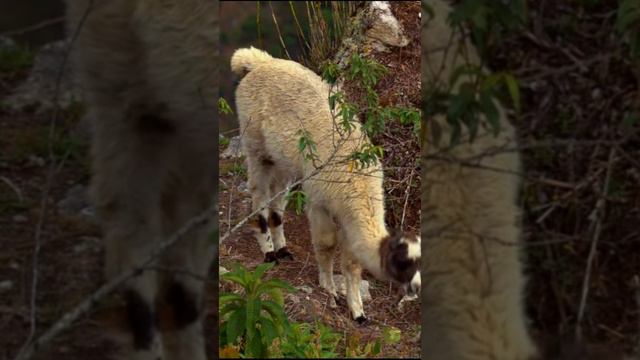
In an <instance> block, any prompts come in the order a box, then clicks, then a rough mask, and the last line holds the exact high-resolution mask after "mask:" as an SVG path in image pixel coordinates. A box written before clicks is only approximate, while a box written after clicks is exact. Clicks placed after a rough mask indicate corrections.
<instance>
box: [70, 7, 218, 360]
mask: <svg viewBox="0 0 640 360" xmlns="http://www.w3.org/2000/svg"><path fill="white" fill-rule="evenodd" d="M67 17H68V28H69V31H70V33H71V34H72V35H73V34H76V33H77V34H78V35H77V39H76V41H75V43H74V44H73V47H74V50H73V62H74V65H75V73H76V75H77V76H78V80H79V84H80V86H81V87H82V89H83V92H84V95H85V100H86V105H87V108H88V111H89V116H90V118H91V121H92V127H93V128H92V130H93V132H92V160H93V164H92V166H93V169H92V171H93V176H92V180H91V197H92V200H93V203H94V205H95V207H96V211H97V215H98V218H99V220H100V222H101V226H102V229H103V233H104V242H105V245H106V261H105V263H106V264H105V266H106V269H105V272H106V277H107V279H111V278H113V277H114V276H116V275H118V274H120V273H121V272H122V271H126V270H129V269H132V268H133V267H134V266H136V265H137V263H138V262H140V261H142V260H144V259H145V258H146V257H148V256H149V253H150V252H151V251H152V250H153V249H154V248H155V247H156V246H157V245H158V243H159V242H160V241H162V240H164V239H167V238H168V237H169V236H171V235H172V234H173V233H174V232H175V231H177V230H178V229H179V228H180V227H181V226H183V224H184V223H185V222H186V221H187V220H188V219H190V218H192V217H195V216H196V215H198V214H200V213H202V212H203V211H205V210H206V209H207V208H208V207H209V206H210V204H211V203H212V201H215V199H214V197H215V183H216V178H217V175H216V172H217V168H216V166H215V164H216V154H217V144H216V138H217V123H216V114H217V105H216V99H217V96H218V88H217V85H216V77H217V68H218V66H217V55H218V50H217V41H218V30H217V27H218V3H217V1H211V0H102V1H99V0H67ZM208 228H209V226H201V227H198V228H195V229H192V230H191V231H190V232H188V233H187V234H186V235H185V237H186V238H184V239H182V240H181V241H180V242H179V243H177V244H175V245H174V246H172V247H170V248H169V249H168V251H166V252H165V253H164V254H163V255H162V256H161V257H159V258H157V259H155V261H154V262H153V263H152V264H151V265H152V267H156V269H155V270H144V271H140V273H139V274H138V275H137V276H135V277H134V278H132V279H130V280H129V281H128V282H127V283H126V285H125V290H124V291H123V293H122V295H123V298H124V300H125V305H124V306H122V307H121V312H120V314H121V317H122V318H124V319H125V323H126V329H127V331H126V332H125V333H124V334H122V335H123V336H120V338H121V339H122V340H123V341H124V343H123V344H122V345H123V346H122V350H123V352H124V358H127V359H136V360H146V359H149V360H157V359H176V360H177V359H190V360H204V359H206V355H205V343H204V340H205V338H204V337H203V333H202V325H201V318H202V317H203V316H202V315H203V311H202V310H203V287H204V283H203V282H202V281H201V280H199V279H197V277H194V276H193V275H189V273H191V274H196V275H199V276H206V275H207V272H208V269H209V266H210V264H211V262H212V260H213V259H212V256H213V252H212V249H211V245H212V244H211V243H210V242H209V240H208V233H209V229H208ZM158 267H161V268H166V269H172V268H173V269H175V268H178V269H180V270H182V271H179V272H177V271H158V269H157V268H158Z"/></svg>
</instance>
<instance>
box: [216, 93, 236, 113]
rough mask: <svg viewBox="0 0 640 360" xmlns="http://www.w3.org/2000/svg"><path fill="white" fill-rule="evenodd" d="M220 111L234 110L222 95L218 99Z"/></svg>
mask: <svg viewBox="0 0 640 360" xmlns="http://www.w3.org/2000/svg"><path fill="white" fill-rule="evenodd" d="M218 113H219V114H233V110H232V109H231V106H229V103H228V102H227V100H225V99H224V98H223V97H220V98H219V99H218Z"/></svg>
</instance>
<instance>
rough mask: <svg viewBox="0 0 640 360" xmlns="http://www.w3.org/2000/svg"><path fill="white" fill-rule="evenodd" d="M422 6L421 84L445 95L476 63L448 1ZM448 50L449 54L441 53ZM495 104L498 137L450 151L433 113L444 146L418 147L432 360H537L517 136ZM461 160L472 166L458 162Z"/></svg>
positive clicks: (444, 126) (427, 349) (487, 135)
mask: <svg viewBox="0 0 640 360" xmlns="http://www.w3.org/2000/svg"><path fill="white" fill-rule="evenodd" d="M426 4H427V5H428V6H431V8H432V9H433V12H434V15H435V16H434V18H433V19H430V18H429V16H424V17H423V18H422V21H423V25H422V51H423V56H422V62H423V63H422V74H423V75H422V76H423V80H422V84H423V86H441V87H442V89H443V90H444V89H446V88H447V87H448V86H449V79H450V76H451V74H452V72H453V71H454V69H456V68H457V67H458V66H459V65H461V64H464V63H466V61H467V60H468V61H469V62H470V63H471V64H475V65H479V64H480V61H479V58H478V55H477V54H476V52H475V49H474V48H473V46H472V45H471V44H469V43H468V41H467V42H466V43H464V46H463V47H462V49H458V48H457V46H458V44H459V41H460V36H459V34H456V35H453V31H452V29H451V27H450V26H449V25H448V24H447V23H446V19H447V17H448V15H449V13H450V11H451V9H450V7H449V5H448V4H447V3H446V2H444V1H442V0H429V1H427V2H426ZM424 5H425V1H424V0H423V6H424ZM452 39H453V40H452ZM450 44H453V45H452V50H450V51H446V49H447V47H448V45H450ZM453 49H456V50H453ZM458 50H459V51H458ZM463 80H468V78H467V77H464V76H463V77H461V80H460V81H463ZM459 84H460V82H458V83H456V84H454V89H456V88H457V87H458V86H459ZM426 90H427V91H429V90H430V89H426ZM496 106H497V107H498V110H499V117H500V126H501V131H500V133H499V135H498V136H497V137H494V136H493V134H492V133H491V131H489V130H487V129H485V128H482V127H481V128H480V130H479V133H478V135H477V138H476V140H475V141H474V142H473V143H472V144H469V143H468V137H467V136H468V134H467V133H463V135H462V139H461V144H460V145H458V146H455V147H453V148H451V149H447V146H448V143H449V137H450V134H451V131H452V129H451V127H450V126H449V124H448V123H447V121H446V119H444V118H442V117H438V118H436V119H435V122H436V123H437V124H438V125H439V127H440V128H441V130H442V134H441V140H440V144H433V143H429V142H428V143H427V144H426V146H425V149H424V151H425V152H424V155H425V157H426V160H425V162H424V165H423V166H424V167H423V176H422V184H423V202H422V237H423V238H425V239H426V242H425V249H424V250H425V253H426V261H425V262H424V265H423V272H424V273H423V277H424V282H425V286H424V287H423V288H422V301H423V306H424V310H423V312H422V324H423V327H422V331H423V332H422V339H423V343H422V351H423V352H424V354H425V356H426V357H428V358H431V359H437V360H489V359H492V360H527V359H533V358H535V357H536V356H537V349H536V346H535V345H534V343H533V341H532V339H531V337H530V335H529V332H528V329H527V319H526V316H525V314H524V309H523V307H524V306H523V292H524V288H525V279H524V277H523V274H522V263H521V258H522V254H521V251H522V249H521V240H520V226H519V221H520V220H519V218H520V209H519V208H518V206H517V204H516V198H517V193H518V183H519V179H518V177H517V175H514V172H518V171H519V169H520V158H519V155H518V153H517V152H516V151H513V148H514V147H516V145H517V142H516V136H515V130H514V128H513V126H512V125H511V124H510V123H509V121H508V120H507V116H506V114H505V112H504V110H503V108H502V107H501V106H500V105H499V104H497V103H496ZM508 149H510V150H508ZM465 161H467V162H470V163H471V165H465V164H462V162H465Z"/></svg>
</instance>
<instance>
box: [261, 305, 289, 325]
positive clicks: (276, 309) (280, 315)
mask: <svg viewBox="0 0 640 360" xmlns="http://www.w3.org/2000/svg"><path fill="white" fill-rule="evenodd" d="M262 307H263V308H264V310H266V311H267V312H268V313H269V315H271V318H272V319H273V320H274V321H275V322H276V324H277V325H280V326H283V327H289V320H288V319H287V315H286V314H285V313H284V309H283V308H282V306H280V305H278V304H276V303H275V302H273V301H271V300H264V301H262Z"/></svg>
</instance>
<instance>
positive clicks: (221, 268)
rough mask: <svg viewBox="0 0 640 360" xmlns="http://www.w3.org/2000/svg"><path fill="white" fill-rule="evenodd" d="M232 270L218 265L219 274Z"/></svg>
mask: <svg viewBox="0 0 640 360" xmlns="http://www.w3.org/2000/svg"><path fill="white" fill-rule="evenodd" d="M228 272H230V271H229V270H227V269H226V268H225V267H224V266H218V274H219V275H222V274H226V273H228Z"/></svg>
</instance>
